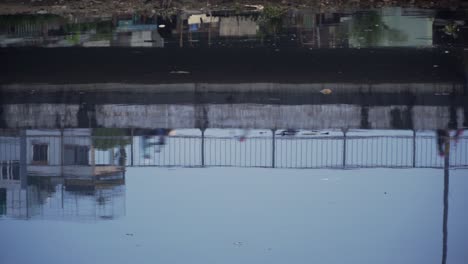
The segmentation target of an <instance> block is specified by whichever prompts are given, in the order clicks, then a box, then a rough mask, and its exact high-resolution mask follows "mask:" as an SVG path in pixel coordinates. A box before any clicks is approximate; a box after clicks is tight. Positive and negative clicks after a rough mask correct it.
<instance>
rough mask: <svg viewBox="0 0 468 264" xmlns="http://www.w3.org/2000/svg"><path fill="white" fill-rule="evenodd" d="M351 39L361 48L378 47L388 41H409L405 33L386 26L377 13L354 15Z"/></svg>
mask: <svg viewBox="0 0 468 264" xmlns="http://www.w3.org/2000/svg"><path fill="white" fill-rule="evenodd" d="M350 37H351V38H353V39H355V40H356V41H357V42H358V44H359V45H360V46H377V45H379V44H381V43H382V41H383V40H386V39H387V40H389V41H391V42H402V41H405V40H407V39H408V36H407V35H406V34H405V33H404V32H401V31H400V30H397V29H392V28H390V27H389V26H388V25H386V24H385V23H384V22H383V20H382V16H381V15H380V14H379V13H378V12H376V11H371V12H366V13H357V14H356V15H354V16H353V21H352V26H351V31H350Z"/></svg>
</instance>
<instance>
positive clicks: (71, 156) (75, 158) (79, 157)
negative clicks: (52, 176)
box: [64, 145, 89, 165]
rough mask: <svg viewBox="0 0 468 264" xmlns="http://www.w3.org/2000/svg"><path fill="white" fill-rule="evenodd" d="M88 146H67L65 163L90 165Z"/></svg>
mask: <svg viewBox="0 0 468 264" xmlns="http://www.w3.org/2000/svg"><path fill="white" fill-rule="evenodd" d="M88 152H89V148H88V146H73V145H67V146H65V153H64V162H65V165H88V164H89V156H88Z"/></svg>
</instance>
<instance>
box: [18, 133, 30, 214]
mask: <svg viewBox="0 0 468 264" xmlns="http://www.w3.org/2000/svg"><path fill="white" fill-rule="evenodd" d="M27 151H28V148H27V139H26V130H24V129H22V130H21V131H20V162H19V173H20V184H21V191H20V203H21V193H22V192H24V194H25V197H26V218H29V209H28V206H29V203H28V198H29V197H28V171H27V170H28V167H27ZM20 208H21V205H20Z"/></svg>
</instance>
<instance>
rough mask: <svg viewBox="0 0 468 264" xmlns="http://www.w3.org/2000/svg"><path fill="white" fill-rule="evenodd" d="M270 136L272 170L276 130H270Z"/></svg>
mask: <svg viewBox="0 0 468 264" xmlns="http://www.w3.org/2000/svg"><path fill="white" fill-rule="evenodd" d="M271 134H272V137H271V138H272V141H271V167H272V168H274V167H275V155H276V153H275V151H276V149H275V146H276V130H275V129H272V130H271Z"/></svg>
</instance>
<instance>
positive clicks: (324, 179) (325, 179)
mask: <svg viewBox="0 0 468 264" xmlns="http://www.w3.org/2000/svg"><path fill="white" fill-rule="evenodd" d="M320 180H321V181H328V178H322V179H320Z"/></svg>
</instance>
